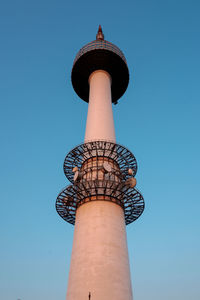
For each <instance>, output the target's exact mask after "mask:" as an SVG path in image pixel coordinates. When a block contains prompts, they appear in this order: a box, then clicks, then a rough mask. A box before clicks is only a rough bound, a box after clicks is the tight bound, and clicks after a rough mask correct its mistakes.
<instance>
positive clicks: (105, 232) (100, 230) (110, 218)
mask: <svg viewBox="0 0 200 300" xmlns="http://www.w3.org/2000/svg"><path fill="white" fill-rule="evenodd" d="M89 291H90V292H91V298H92V299H95V300H102V299H104V300H111V299H113V300H132V290H131V281H130V271H129V260H128V251H127V241H126V231H125V222H124V212H123V209H122V208H121V207H120V206H119V205H117V204H115V203H112V202H109V201H91V202H88V203H85V204H83V205H81V206H80V207H79V208H78V209H77V213H76V223H75V231H74V242H73V249H72V256H71V266H70V272H69V281H68V289H67V300H85V299H87V295H88V293H89Z"/></svg>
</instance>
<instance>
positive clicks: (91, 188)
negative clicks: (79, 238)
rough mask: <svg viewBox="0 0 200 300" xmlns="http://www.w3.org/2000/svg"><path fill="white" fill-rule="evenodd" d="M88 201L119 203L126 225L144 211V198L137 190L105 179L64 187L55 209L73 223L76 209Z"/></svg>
mask: <svg viewBox="0 0 200 300" xmlns="http://www.w3.org/2000/svg"><path fill="white" fill-rule="evenodd" d="M97 196H98V199H96V197H97ZM90 201H111V202H114V203H116V204H118V205H120V206H121V207H122V208H123V210H124V217H125V223H126V225H128V224H130V223H132V222H134V221H135V220H136V219H138V218H139V217H140V215H141V214H142V213H143V211H144V199H143V196H142V195H141V194H140V192H139V191H138V190H136V189H135V188H128V187H126V186H125V185H124V183H116V182H111V181H105V180H103V181H101V180H96V181H90V182H88V181H87V182H79V183H78V184H76V185H70V186H68V187H66V188H64V189H63V190H62V191H61V193H60V194H59V195H58V197H57V200H56V210H57V212H58V214H59V215H60V216H61V217H62V218H63V219H64V220H65V221H67V222H68V223H70V224H73V225H74V224H75V219H76V209H77V208H78V207H79V206H81V205H82V204H84V203H87V202H90Z"/></svg>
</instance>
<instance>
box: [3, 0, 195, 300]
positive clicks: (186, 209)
mask: <svg viewBox="0 0 200 300" xmlns="http://www.w3.org/2000/svg"><path fill="white" fill-rule="evenodd" d="M199 11H200V2H199V1H198V0H196V1H195V0H165V1H163V0H160V1H159V0H151V1H149V0H132V1H126V0H124V1H119V0H110V1H105V0H102V1H95V0H93V1H92V0H91V1H87V0H86V1H77V0H75V1H67V0H65V1H62V0H48V1H47V0H35V1H27V0H19V1H14V0H7V1H5V2H4V3H2V4H1V9H0V23H1V24H0V44H1V46H0V54H1V55H0V60H1V62H0V100H1V102H0V103H1V109H0V122H1V126H0V132H1V139H0V141H1V147H0V152H1V167H0V180H1V181H0V182H1V190H0V196H1V212H0V235H1V239H0V242H1V246H0V276H1V278H0V299H2V300H17V299H21V300H35V299H37V300H44V299H48V300H55V299H56V300H62V299H65V293H66V286H67V277H68V270H69V262H70V253H71V247H72V240H73V226H71V225H70V224H68V223H66V222H64V220H63V219H61V218H60V217H59V216H58V214H57V213H56V210H55V200H56V197H57V195H58V193H59V191H60V190H61V189H62V188H63V187H65V186H66V185H67V184H68V181H67V179H66V178H65V176H64V173H63V170H62V165H63V161H64V158H65V155H66V154H67V153H68V151H70V150H71V149H72V148H73V147H75V146H76V145H77V144H79V143H81V142H82V141H83V139H84V131H85V122H86V115H87V104H86V103H85V102H83V101H81V100H80V99H79V98H78V96H77V95H76V94H75V92H74V91H73V88H72V85H71V79H70V76H71V68H72V63H73V59H74V57H75V55H76V53H77V52H78V50H79V49H80V48H81V47H82V46H83V45H84V44H86V43H87V42H90V41H92V40H94V39H95V36H96V31H97V28H98V25H99V24H101V25H102V27H103V31H104V34H105V38H106V39H107V40H109V41H110V42H113V43H114V44H116V45H117V46H118V47H119V48H121V50H122V51H123V52H124V54H125V56H126V58H127V62H128V66H129V70H130V83H129V87H128V89H127V92H126V93H125V95H124V96H123V97H122V99H120V101H119V103H118V105H116V106H114V107H113V110H114V119H115V127H116V136H117V141H118V143H121V144H123V145H125V146H126V147H128V148H129V149H130V150H131V151H132V152H133V153H134V155H135V156H136V158H137V161H138V173H137V181H138V185H137V186H138V188H139V190H140V191H141V192H142V194H143V196H144V199H145V202H146V209H145V212H144V214H143V215H142V216H141V217H140V219H138V220H137V221H136V222H135V223H133V224H131V225H129V226H127V235H128V245H129V256H130V266H131V273H132V284H133V293H134V297H135V298H134V299H135V300H146V299H149V300H161V299H162V300H169V299H170V300H177V299H180V300H186V299H187V300H188V299H192V300H199V299H200V287H199V280H200V278H199V277H200V276H199V269H200V264H199V253H200V241H199V236H200V234H199V228H200V218H199V214H200V213H199V212H200V197H199V189H200V184H199V182H200V178H199V170H200V158H199V157H200V155H199V153H200V141H199V135H200V134H199V130H200V122H199V115H200V56H199V53H200V40H199V36H200V17H199ZM94 300H95V299H94Z"/></svg>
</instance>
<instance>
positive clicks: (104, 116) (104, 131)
mask: <svg viewBox="0 0 200 300" xmlns="http://www.w3.org/2000/svg"><path fill="white" fill-rule="evenodd" d="M89 85H90V92H89V105H88V115H87V124H86V131H85V142H87V141H93V140H107V141H113V142H115V128H114V121H113V113H112V100H111V78H110V75H109V74H108V73H107V72H106V71H103V70H98V71H95V72H93V73H92V74H91V75H90V78H89Z"/></svg>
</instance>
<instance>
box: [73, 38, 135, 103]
mask: <svg viewBox="0 0 200 300" xmlns="http://www.w3.org/2000/svg"><path fill="white" fill-rule="evenodd" d="M96 70H105V71H107V72H108V73H109V74H110V76H111V77H112V86H111V91H112V102H114V103H116V102H117V100H118V99H119V98H120V97H121V96H122V95H123V94H124V93H125V91H126V89H127V87H128V82H129V71H128V67H127V63H126V59H125V57H124V54H123V53H122V51H121V50H120V49H119V48H118V47H117V46H115V45H114V44H112V43H110V42H108V41H106V40H94V41H92V42H90V43H88V44H87V45H85V46H84V47H82V48H81V49H80V50H79V52H78V54H77V55H76V57H75V60H74V63H73V68H72V74H71V80H72V85H73V88H74V90H75V92H76V93H77V95H78V96H79V97H80V98H81V99H82V100H84V101H86V102H88V101H89V83H88V79H89V76H90V75H91V74H92V73H93V72H94V71H96Z"/></svg>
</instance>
